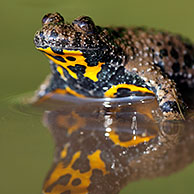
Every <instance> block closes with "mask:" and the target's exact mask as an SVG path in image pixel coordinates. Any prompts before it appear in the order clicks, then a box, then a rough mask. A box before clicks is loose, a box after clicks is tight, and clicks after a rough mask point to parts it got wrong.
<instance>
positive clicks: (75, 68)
mask: <svg viewBox="0 0 194 194" xmlns="http://www.w3.org/2000/svg"><path fill="white" fill-rule="evenodd" d="M68 68H69V69H70V70H71V71H73V72H74V73H76V74H77V75H78V74H79V75H80V74H82V75H83V74H84V73H85V72H86V67H85V66H83V65H79V64H76V65H75V66H68Z"/></svg>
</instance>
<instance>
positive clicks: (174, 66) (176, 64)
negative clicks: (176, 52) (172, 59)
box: [172, 62, 180, 73]
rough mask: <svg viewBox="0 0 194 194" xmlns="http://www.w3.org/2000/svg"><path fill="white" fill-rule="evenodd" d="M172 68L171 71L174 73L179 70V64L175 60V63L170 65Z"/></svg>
mask: <svg viewBox="0 0 194 194" xmlns="http://www.w3.org/2000/svg"><path fill="white" fill-rule="evenodd" d="M172 69H173V71H174V72H175V73H176V72H179V71H180V64H179V63H178V62H177V63H174V64H173V65H172Z"/></svg>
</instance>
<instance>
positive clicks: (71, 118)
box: [56, 111, 85, 135]
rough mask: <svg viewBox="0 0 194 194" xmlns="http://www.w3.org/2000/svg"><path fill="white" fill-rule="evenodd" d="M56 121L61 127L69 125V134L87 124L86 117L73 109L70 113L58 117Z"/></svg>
mask: <svg viewBox="0 0 194 194" xmlns="http://www.w3.org/2000/svg"><path fill="white" fill-rule="evenodd" d="M56 123H57V125H58V127H60V128H63V127H67V134H68V135H71V134H72V133H73V132H74V131H77V130H78V129H80V128H81V127H84V126H85V119H83V118H81V117H80V116H79V115H78V114H77V113H76V112H74V111H72V112H71V113H70V114H69V115H59V116H58V117H57V118H56ZM64 125H65V126H64Z"/></svg>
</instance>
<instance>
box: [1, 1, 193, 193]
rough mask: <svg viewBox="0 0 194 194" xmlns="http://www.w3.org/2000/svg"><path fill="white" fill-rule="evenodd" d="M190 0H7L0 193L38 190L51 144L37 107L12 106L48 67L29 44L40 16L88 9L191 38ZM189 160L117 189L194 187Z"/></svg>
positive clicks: (113, 21)
mask: <svg viewBox="0 0 194 194" xmlns="http://www.w3.org/2000/svg"><path fill="white" fill-rule="evenodd" d="M193 7H194V1H192V0H184V1H180V0H171V1H168V0H162V1H157V0H155V1H154V0H153V1H151V0H146V1H145V0H136V1H130V0H128V1H127V0H120V1H113V0H106V1H105V0H98V1H91V0H82V1H78V0H74V1H65V0H58V1H51V0H39V1H35V0H28V1H27V0H7V1H1V6H0V9H1V11H0V16H1V30H0V56H1V66H0V68H1V70H0V74H1V75H0V88H1V92H0V154H1V155H0V193H1V194H13V193H14V194H26V193H28V194H40V193H41V187H42V182H43V180H44V177H45V175H46V173H47V171H48V170H49V167H50V165H51V162H52V153H53V150H54V148H53V147H54V145H53V142H52V138H51V136H50V135H49V132H48V130H47V129H46V128H44V127H43V125H42V123H41V113H31V112H30V111H29V112H28V111H25V108H23V107H19V108H18V107H17V108H16V107H15V105H14V104H15V100H17V98H18V95H21V94H23V93H26V92H29V91H33V90H35V89H36V88H37V87H38V86H39V84H40V83H41V82H42V80H43V79H44V78H45V76H46V75H47V74H48V73H49V65H48V62H47V59H46V58H45V57H44V56H43V55H42V54H41V53H39V52H38V51H36V50H35V48H34V45H33V35H34V33H35V31H36V30H37V29H38V28H39V27H40V21H41V18H42V16H43V15H44V14H45V13H48V12H55V11H57V12H60V13H61V14H62V15H63V16H64V18H65V19H66V20H68V21H71V20H72V19H73V18H74V17H77V16H79V15H89V16H91V17H92V18H93V19H94V21H95V22H96V23H97V24H99V25H125V26H128V25H145V26H150V27H156V28H160V29H166V30H169V31H172V32H179V33H180V34H183V35H184V36H186V37H189V38H190V39H191V40H194V25H193V18H194V11H193ZM193 177H194V165H190V166H188V167H187V168H186V169H184V170H183V171H181V172H178V173H175V174H173V175H171V176H169V177H165V178H157V179H154V180H142V181H139V182H136V183H131V184H130V185H128V186H127V187H126V188H125V189H124V190H123V191H122V192H121V194H132V193H133V194H134V193H135V194H140V193H144V194H146V193H149V194H156V193H157V194H163V193H166V194H190V193H193V190H194V185H193Z"/></svg>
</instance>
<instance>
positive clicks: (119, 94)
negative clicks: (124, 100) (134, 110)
mask: <svg viewBox="0 0 194 194" xmlns="http://www.w3.org/2000/svg"><path fill="white" fill-rule="evenodd" d="M130 94H131V90H130V89H128V88H118V89H117V93H116V94H115V95H116V97H125V96H130Z"/></svg>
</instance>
